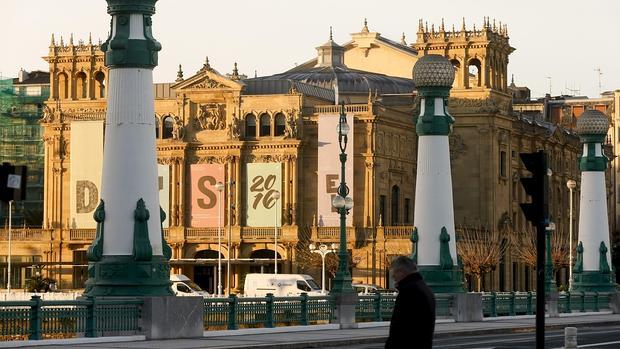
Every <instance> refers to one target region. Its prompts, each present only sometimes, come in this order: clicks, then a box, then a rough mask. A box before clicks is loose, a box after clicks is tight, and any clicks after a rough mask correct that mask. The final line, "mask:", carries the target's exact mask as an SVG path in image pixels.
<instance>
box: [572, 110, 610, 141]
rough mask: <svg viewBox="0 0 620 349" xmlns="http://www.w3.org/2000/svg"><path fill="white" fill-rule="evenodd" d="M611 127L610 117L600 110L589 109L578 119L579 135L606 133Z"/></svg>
mask: <svg viewBox="0 0 620 349" xmlns="http://www.w3.org/2000/svg"><path fill="white" fill-rule="evenodd" d="M608 129H609V119H608V118H607V116H606V115H605V114H603V113H602V112H600V111H598V110H594V109H588V110H586V111H585V112H583V114H581V116H580V117H579V119H577V133H578V134H579V135H604V134H606V133H607V130H608Z"/></svg>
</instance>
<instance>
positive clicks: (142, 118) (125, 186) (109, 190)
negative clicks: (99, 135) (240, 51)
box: [85, 0, 173, 296]
mask: <svg viewBox="0 0 620 349" xmlns="http://www.w3.org/2000/svg"><path fill="white" fill-rule="evenodd" d="M156 1H157V0H107V2H108V13H109V14H110V15H111V16H112V20H111V30H110V36H109V37H108V39H107V41H106V42H105V43H104V44H103V45H102V47H101V49H102V51H103V52H105V64H106V66H107V67H108V68H109V79H108V80H109V87H108V90H107V91H108V96H107V97H108V98H107V103H108V104H107V115H106V126H105V144H104V159H103V176H102V192H101V202H100V203H99V207H98V208H97V209H96V211H95V214H94V218H95V220H96V221H97V235H96V238H95V240H94V241H93V244H92V245H91V246H90V247H89V249H88V259H89V267H88V276H89V278H88V281H87V282H86V290H85V294H87V295H90V296H162V295H172V294H173V293H172V291H171V290H170V281H169V277H170V264H169V259H170V254H171V251H170V248H169V247H168V245H167V244H166V242H165V241H164V238H163V229H162V225H161V222H162V220H163V219H164V218H165V214H164V213H163V211H162V210H161V209H160V206H159V196H158V185H157V154H156V148H155V132H153V129H154V128H155V124H154V123H155V118H154V115H155V113H154V99H153V68H155V66H157V52H158V51H159V50H161V45H160V44H159V42H157V41H156V40H155V39H154V38H153V36H152V30H151V26H152V20H151V16H152V15H153V14H155V2H156Z"/></svg>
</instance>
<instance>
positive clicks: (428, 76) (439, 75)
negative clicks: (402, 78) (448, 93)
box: [412, 55, 454, 88]
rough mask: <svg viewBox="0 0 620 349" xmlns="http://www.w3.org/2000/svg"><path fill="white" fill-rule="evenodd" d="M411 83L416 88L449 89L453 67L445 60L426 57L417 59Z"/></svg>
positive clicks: (439, 57) (440, 57)
mask: <svg viewBox="0 0 620 349" xmlns="http://www.w3.org/2000/svg"><path fill="white" fill-rule="evenodd" d="M412 74H413V83H414V85H415V86H416V88H418V87H451V86H452V82H453V81H454V67H453V66H452V63H450V61H448V59H447V58H445V57H443V56H440V55H427V56H423V57H422V58H420V59H418V61H417V62H416V63H415V65H414V66H413V72H412Z"/></svg>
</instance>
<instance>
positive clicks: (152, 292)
mask: <svg viewBox="0 0 620 349" xmlns="http://www.w3.org/2000/svg"><path fill="white" fill-rule="evenodd" d="M170 285H171V283H170V263H169V262H168V260H167V259H166V258H165V257H163V256H153V257H152V259H151V260H150V261H136V260H134V258H133V256H130V255H123V256H103V257H102V258H101V260H100V261H97V262H90V263H89V264H88V281H86V289H85V290H84V294H85V295H87V296H93V297H101V296H113V297H127V296H174V293H173V292H172V290H171V289H170Z"/></svg>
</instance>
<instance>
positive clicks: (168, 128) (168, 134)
mask: <svg viewBox="0 0 620 349" xmlns="http://www.w3.org/2000/svg"><path fill="white" fill-rule="evenodd" d="M173 125H174V120H172V116H170V115H168V116H166V117H165V118H164V128H163V130H162V133H161V136H162V137H161V138H163V139H166V138H172V128H173Z"/></svg>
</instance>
